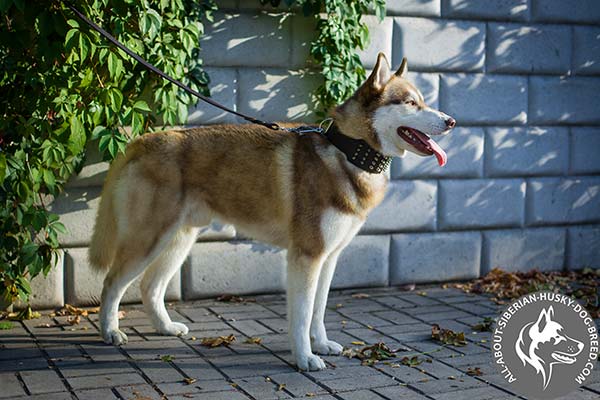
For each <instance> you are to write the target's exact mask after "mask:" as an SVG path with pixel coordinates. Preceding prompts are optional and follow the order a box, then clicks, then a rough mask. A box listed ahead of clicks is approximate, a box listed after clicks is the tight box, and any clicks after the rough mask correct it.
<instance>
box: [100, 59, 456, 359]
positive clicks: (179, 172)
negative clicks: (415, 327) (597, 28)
mask: <svg viewBox="0 0 600 400" xmlns="http://www.w3.org/2000/svg"><path fill="white" fill-rule="evenodd" d="M405 73H406V65H405V64H404V66H403V67H402V68H401V69H400V70H399V71H398V72H397V73H396V74H392V73H391V72H390V71H389V65H388V63H387V60H385V57H384V56H383V55H380V56H379V58H378V62H377V65H376V67H375V70H374V72H373V74H372V75H371V76H370V77H369V79H368V80H367V81H366V82H365V84H364V85H363V86H362V87H361V88H360V89H359V90H358V91H357V93H356V94H355V95H354V96H353V97H352V98H351V99H349V100H348V101H347V102H346V103H344V104H343V105H341V106H340V107H338V108H337V109H336V110H334V112H333V113H332V118H333V119H334V120H335V123H336V124H338V126H339V127H340V130H341V131H342V132H343V133H344V134H346V135H348V136H351V137H355V138H361V139H364V140H366V141H367V142H368V143H370V144H371V146H373V147H374V148H375V149H377V150H379V151H380V152H382V153H384V154H386V155H390V156H401V155H403V154H404V152H405V151H406V150H411V148H410V145H408V144H407V143H406V142H403V141H402V140H401V139H399V137H398V135H397V134H396V131H395V129H396V127H397V126H400V125H404V126H410V125H408V124H409V123H410V121H417V122H419V123H421V122H422V120H424V121H425V122H423V123H421V125H419V126H420V128H419V129H421V130H422V131H423V132H425V133H427V134H430V135H436V134H442V133H445V132H446V131H447V128H446V126H445V125H444V121H445V120H447V119H448V118H449V117H448V116H447V115H445V114H443V113H441V112H439V111H435V110H431V109H429V108H428V107H427V106H426V105H425V104H424V102H423V96H422V95H421V94H420V93H419V91H418V90H417V89H416V88H415V87H414V86H412V85H411V84H410V83H409V82H408V81H406V79H405V78H404V76H405ZM409 102H410V103H411V104H409ZM396 114H398V115H396ZM432 116H435V118H433V117H432ZM402 118H404V119H405V120H403V119H402ZM436 118H437V119H436ZM432 121H433V122H432ZM388 126H389V127H392V126H393V129H391V128H386V127H388ZM382 129H383V130H382ZM413 150H414V149H413ZM411 151H412V150H411ZM386 186H387V178H386V177H385V175H384V174H379V175H373V174H369V173H366V172H364V171H362V170H360V169H358V168H356V167H355V166H353V165H352V164H350V163H349V162H348V161H347V160H346V158H345V155H344V154H343V153H341V152H340V151H339V150H337V149H336V148H335V147H334V146H333V145H331V144H330V143H329V142H328V141H327V140H326V139H325V138H324V137H323V136H321V135H318V134H304V135H298V134H292V133H286V132H275V131H271V130H268V129H266V128H263V127H260V126H256V125H221V126H209V127H205V128H196V129H185V130H173V131H168V132H160V133H153V134H148V135H144V136H142V137H140V138H138V139H136V140H135V141H133V142H132V143H131V144H130V145H129V146H128V147H127V150H126V153H125V155H124V156H121V157H119V158H118V159H117V160H116V161H115V162H114V163H113V165H112V166H111V169H110V171H109V174H108V177H107V180H106V183H105V186H104V190H103V192H102V201H101V205H100V208H99V212H98V217H97V221H96V228H95V229H96V230H95V233H94V236H93V240H92V244H91V247H90V261H91V263H92V264H93V265H95V266H96V267H97V268H101V269H102V268H107V269H108V273H107V276H106V278H105V281H104V288H103V291H102V307H101V315H100V324H101V331H102V335H103V337H104V340H105V341H106V342H108V343H113V344H117V345H120V344H123V343H125V342H126V341H127V337H126V335H125V334H124V333H123V332H122V331H120V330H119V326H118V318H117V314H118V306H119V302H120V300H121V297H122V296H123V293H124V292H125V289H126V288H127V287H128V286H129V284H130V283H131V282H132V281H133V280H134V279H135V278H136V277H137V276H139V275H140V274H142V273H144V277H143V280H142V297H143V301H144V305H145V307H146V310H147V312H148V314H149V315H150V317H151V319H152V321H153V324H154V326H155V328H156V329H157V330H158V332H160V333H163V334H168V335H182V334H186V333H187V332H188V329H187V327H185V325H183V324H180V323H176V322H173V321H171V319H170V317H169V315H168V314H167V311H166V309H165V306H164V302H163V297H164V293H165V290H166V286H167V283H168V282H169V280H170V279H171V277H172V276H173V274H174V273H175V272H176V271H177V269H178V268H179V267H180V265H181V263H182V262H183V260H184V259H185V257H186V255H187V253H188V251H189V249H190V248H191V246H192V244H193V243H194V241H195V239H196V235H197V233H198V228H199V227H203V226H206V225H208V224H210V222H211V221H212V220H218V221H220V222H224V223H229V224H233V225H235V226H236V228H237V230H238V231H240V232H242V233H243V234H245V235H247V236H250V237H253V238H255V239H258V240H261V241H264V242H267V243H270V244H272V245H275V246H279V247H282V248H286V249H287V250H288V253H287V254H288V255H287V257H288V274H287V275H288V289H287V295H288V319H289V323H290V341H291V346H292V352H293V355H294V357H295V360H296V363H297V365H298V367H299V368H301V369H304V370H317V369H322V368H324V367H325V364H324V362H323V360H321V358H319V357H318V356H317V355H315V354H313V353H315V352H316V353H320V354H339V353H340V352H341V351H342V346H340V345H339V344H338V343H335V342H333V341H331V340H329V339H328V337H327V333H326V331H325V325H324V323H323V318H324V314H325V307H326V304H327V294H328V291H329V286H330V284H331V279H332V277H333V273H334V270H335V265H336V262H337V258H338V256H339V254H340V252H341V251H342V250H343V249H344V247H345V246H346V245H347V244H348V243H349V242H350V240H351V239H352V238H353V237H354V235H356V233H357V232H358V230H359V229H360V227H361V226H362V224H363V223H364V221H365V219H366V218H367V215H368V214H369V212H370V211H371V210H372V209H373V208H374V207H376V206H377V205H378V204H379V203H380V202H381V200H382V199H383V197H384V195H385V190H386ZM144 271H145V272H144ZM240 274H243V270H242V271H240ZM241 279H243V275H241Z"/></svg>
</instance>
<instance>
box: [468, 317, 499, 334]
mask: <svg viewBox="0 0 600 400" xmlns="http://www.w3.org/2000/svg"><path fill="white" fill-rule="evenodd" d="M493 325H494V319H493V318H491V317H485V318H484V319H483V320H482V321H481V322H479V323H477V324H475V325H473V326H472V328H473V330H475V331H477V332H491V331H492V326H493Z"/></svg>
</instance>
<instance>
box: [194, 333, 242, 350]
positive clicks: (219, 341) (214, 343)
mask: <svg viewBox="0 0 600 400" xmlns="http://www.w3.org/2000/svg"><path fill="white" fill-rule="evenodd" d="M233 342H235V336H234V334H233V333H232V334H231V335H229V336H218V337H207V338H202V341H201V342H200V343H201V344H202V345H203V346H206V347H218V346H229V345H230V344H231V343H233Z"/></svg>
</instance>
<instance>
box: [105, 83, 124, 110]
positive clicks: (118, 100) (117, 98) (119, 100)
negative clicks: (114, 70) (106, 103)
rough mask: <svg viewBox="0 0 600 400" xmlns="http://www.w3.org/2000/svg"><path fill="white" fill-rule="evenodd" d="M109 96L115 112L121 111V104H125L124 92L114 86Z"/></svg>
mask: <svg viewBox="0 0 600 400" xmlns="http://www.w3.org/2000/svg"><path fill="white" fill-rule="evenodd" d="M108 98H109V100H110V108H111V109H112V110H113V111H114V112H119V110H120V109H121V105H122V104H123V93H121V91H120V90H119V89H117V88H112V89H111V90H110V91H109V92H108Z"/></svg>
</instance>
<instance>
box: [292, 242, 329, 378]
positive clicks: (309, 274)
mask: <svg viewBox="0 0 600 400" xmlns="http://www.w3.org/2000/svg"><path fill="white" fill-rule="evenodd" d="M322 263H323V261H322V259H320V258H314V257H310V256H306V255H298V254H295V252H294V251H289V252H288V273H287V304H288V307H287V310H288V323H289V335H290V344H291V347H292V355H293V356H294V359H295V360H296V365H297V366H298V368H300V369H302V370H305V371H317V370H320V369H324V368H325V363H324V362H323V360H322V359H321V358H320V357H319V356H316V355H314V354H313V353H312V351H311V347H310V335H309V330H310V322H311V317H312V313H313V306H314V299H315V292H316V290H317V285H318V283H319V273H320V270H321V266H322Z"/></svg>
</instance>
